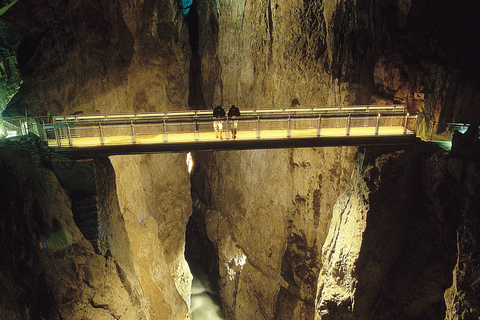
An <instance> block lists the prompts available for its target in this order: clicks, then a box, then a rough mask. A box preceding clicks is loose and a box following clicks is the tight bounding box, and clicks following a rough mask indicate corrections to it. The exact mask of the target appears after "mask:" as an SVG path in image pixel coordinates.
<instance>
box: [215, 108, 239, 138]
mask: <svg viewBox="0 0 480 320" xmlns="http://www.w3.org/2000/svg"><path fill="white" fill-rule="evenodd" d="M227 115H228V119H230V131H231V132H232V138H233V139H235V138H236V137H237V127H238V119H237V118H238V117H240V110H239V109H238V108H237V107H235V105H232V106H231V107H230V109H229V110H228V114H227ZM213 117H214V118H215V119H219V120H214V121H213V129H214V130H215V135H216V137H217V138H218V137H220V139H223V137H222V132H223V125H222V119H223V118H225V110H224V109H223V108H222V106H217V107H216V108H215V109H213Z"/></svg>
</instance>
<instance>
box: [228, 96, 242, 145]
mask: <svg viewBox="0 0 480 320" xmlns="http://www.w3.org/2000/svg"><path fill="white" fill-rule="evenodd" d="M238 117H240V110H239V109H238V108H237V107H235V105H233V104H232V106H231V107H230V109H229V110H228V118H229V119H230V121H231V122H230V131H232V138H233V139H235V138H236V137H237V127H238Z"/></svg>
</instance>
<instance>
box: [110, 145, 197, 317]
mask: <svg viewBox="0 0 480 320" xmlns="http://www.w3.org/2000/svg"><path fill="white" fill-rule="evenodd" d="M111 161H112V164H113V166H114V168H115V172H116V188H117V190H118V198H119V204H120V210H121V213H122V215H123V217H124V219H125V229H126V231H127V236H128V239H129V243H130V245H131V246H132V253H133V263H134V267H135V273H136V274H137V276H138V278H139V281H140V284H141V286H142V289H143V291H144V292H145V295H146V297H147V298H148V300H149V302H150V310H151V318H152V319H186V318H189V313H188V307H189V304H190V293H191V285H192V275H191V273H190V269H189V267H188V264H187V262H186V261H185V258H184V248H185V229H186V225H187V222H188V218H189V216H190V214H191V210H192V201H191V196H190V183H189V181H188V172H187V169H186V163H185V158H184V156H183V155H178V154H175V155H139V156H115V157H112V160H111ZM182 182H183V183H182Z"/></svg>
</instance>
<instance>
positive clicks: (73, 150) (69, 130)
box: [19, 105, 417, 158]
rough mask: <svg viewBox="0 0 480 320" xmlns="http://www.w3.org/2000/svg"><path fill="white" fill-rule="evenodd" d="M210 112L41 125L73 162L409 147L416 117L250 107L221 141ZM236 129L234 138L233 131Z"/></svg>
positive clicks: (393, 110) (397, 109) (228, 124)
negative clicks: (143, 156)
mask: <svg viewBox="0 0 480 320" xmlns="http://www.w3.org/2000/svg"><path fill="white" fill-rule="evenodd" d="M211 112H212V111H211V110H194V111H168V112H156V113H132V114H106V115H98V114H95V115H71V116H56V117H53V123H47V124H43V125H39V124H38V121H37V122H36V123H31V122H30V120H26V121H23V122H22V121H20V125H19V128H22V132H23V131H27V132H28V131H37V132H38V133H37V134H38V135H39V136H41V137H43V138H44V139H45V140H46V141H47V143H48V145H49V147H50V148H52V149H53V150H54V151H56V152H61V153H66V154H69V155H71V156H73V157H79V158H81V157H94V156H108V155H115V154H134V153H156V152H185V151H194V150H229V149H232V150H235V149H259V148H262V149H265V148H267V149H268V148H287V147H315V146H338V145H357V146H360V145H385V144H402V143H411V142H412V141H414V140H415V137H416V132H415V130H416V121H417V117H416V116H413V115H409V114H408V113H407V112H406V111H405V108H404V106H399V105H394V106H347V107H308V108H306V107H295V108H293V107H292V108H284V109H275V108H272V109H256V110H255V109H248V110H242V115H241V116H240V117H239V118H237V119H235V121H233V120H232V119H227V118H223V119H221V121H220V123H221V125H222V127H223V139H219V138H217V137H216V134H215V132H214V124H215V123H218V120H219V119H214V118H213V117H212V114H211ZM234 124H236V125H238V131H237V132H238V133H237V137H236V139H233V136H232V133H231V131H230V129H231V128H232V126H233V125H234Z"/></svg>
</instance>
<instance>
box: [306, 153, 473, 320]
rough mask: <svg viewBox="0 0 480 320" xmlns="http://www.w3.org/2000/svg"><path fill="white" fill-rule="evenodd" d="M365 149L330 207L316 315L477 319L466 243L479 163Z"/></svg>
mask: <svg viewBox="0 0 480 320" xmlns="http://www.w3.org/2000/svg"><path fill="white" fill-rule="evenodd" d="M427 150H428V149H427ZM368 153H370V151H367V153H366V154H365V155H366V156H367V158H364V159H363V161H361V162H360V165H359V166H358V167H357V168H356V171H355V174H354V176H353V179H352V184H351V185H350V187H349V188H348V189H347V191H346V192H345V193H344V194H343V195H342V196H341V197H340V198H339V201H338V202H337V203H336V205H335V208H334V214H333V217H332V224H331V228H330V231H329V235H328V237H327V240H326V242H325V245H324V247H323V249H322V259H323V261H324V266H323V269H322V271H321V273H320V277H319V281H318V284H319V286H318V295H317V304H316V311H317V314H316V319H372V318H375V319H391V318H395V319H398V318H402V319H418V318H422V319H443V318H444V317H445V314H447V318H448V319H471V318H472V317H473V318H476V317H478V315H479V314H478V303H477V302H476V301H477V299H476V298H475V297H476V295H478V290H477V289H476V288H475V286H473V287H470V285H468V286H464V285H465V284H466V283H470V284H472V283H475V281H477V280H476V279H478V275H477V274H476V271H474V270H477V269H478V261H477V260H476V258H474V257H476V255H477V254H476V253H475V251H474V250H472V247H471V246H470V245H467V243H469V244H471V243H475V241H472V240H473V239H471V238H470V240H466V238H469V236H468V234H470V233H469V231H468V230H469V229H470V227H468V226H470V225H476V223H477V222H478V221H476V220H478V219H477V218H475V216H476V215H477V214H473V212H472V210H476V209H473V208H474V207H475V201H476V200H474V199H476V198H478V192H479V190H478V187H477V183H476V182H473V181H476V178H475V177H477V176H478V173H476V169H475V168H476V167H477V165H476V164H474V163H472V162H468V161H467V162H464V161H462V160H461V159H458V158H454V157H450V156H448V155H446V154H445V153H443V152H441V151H436V152H434V151H432V150H430V151H426V150H420V149H413V150H404V151H400V152H395V153H389V154H384V155H381V156H379V157H373V158H370V159H368ZM360 159H361V160H362V158H361V157H360ZM467 171H468V172H469V174H466V172H467ZM472 182H473V183H472ZM472 204H473V207H472ZM467 220H468V223H467V225H465V222H466V221H467ZM462 250H466V251H467V252H468V253H465V254H467V255H469V256H470V259H462V258H461V257H463V256H464V254H461V252H462ZM457 251H458V252H457ZM457 257H458V258H457ZM456 260H457V265H456V266H455V269H454V265H455V261H456ZM467 261H468V262H467ZM452 270H453V274H454V277H453V285H452ZM461 270H465V272H463V271H461ZM467 278H468V280H466V279H467ZM459 284H460V285H459ZM462 284H463V285H462ZM450 286H451V287H450ZM449 287H450V289H448V290H447V288H449ZM444 293H445V298H444ZM467 306H468V307H467Z"/></svg>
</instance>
